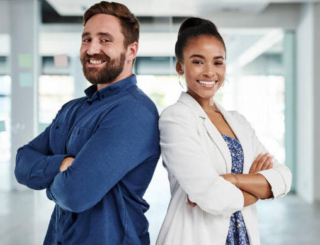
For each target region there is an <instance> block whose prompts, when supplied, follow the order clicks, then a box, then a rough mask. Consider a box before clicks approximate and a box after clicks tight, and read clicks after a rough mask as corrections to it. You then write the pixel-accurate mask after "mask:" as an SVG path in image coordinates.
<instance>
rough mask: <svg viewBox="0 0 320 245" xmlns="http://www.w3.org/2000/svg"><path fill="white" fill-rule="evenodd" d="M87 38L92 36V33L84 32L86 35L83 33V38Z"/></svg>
mask: <svg viewBox="0 0 320 245" xmlns="http://www.w3.org/2000/svg"><path fill="white" fill-rule="evenodd" d="M87 36H90V32H84V33H82V38H84V37H87Z"/></svg>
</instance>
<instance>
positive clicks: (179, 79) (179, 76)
mask: <svg viewBox="0 0 320 245" xmlns="http://www.w3.org/2000/svg"><path fill="white" fill-rule="evenodd" d="M179 84H180V86H181V88H182V89H184V87H183V85H182V83H181V75H180V74H179Z"/></svg>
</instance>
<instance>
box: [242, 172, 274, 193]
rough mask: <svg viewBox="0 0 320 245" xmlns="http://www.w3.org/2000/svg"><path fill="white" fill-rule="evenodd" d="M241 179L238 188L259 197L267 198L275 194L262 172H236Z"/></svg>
mask: <svg viewBox="0 0 320 245" xmlns="http://www.w3.org/2000/svg"><path fill="white" fill-rule="evenodd" d="M236 177H237V178H238V180H239V186H238V188H239V189H240V190H242V191H245V192H248V193H250V194H252V195H254V196H256V197H257V198H259V199H267V198H271V197H272V196H273V194H272V191H271V186H270V184H269V182H268V181H267V180H266V179H265V177H264V176H263V175H261V174H258V173H255V174H236Z"/></svg>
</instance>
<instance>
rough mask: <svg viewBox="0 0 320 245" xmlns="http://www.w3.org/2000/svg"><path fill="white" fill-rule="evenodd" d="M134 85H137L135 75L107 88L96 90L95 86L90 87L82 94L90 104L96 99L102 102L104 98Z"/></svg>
mask: <svg viewBox="0 0 320 245" xmlns="http://www.w3.org/2000/svg"><path fill="white" fill-rule="evenodd" d="M136 84H137V78H136V75H131V76H130V77H127V78H125V79H123V80H120V81H118V82H116V83H113V84H111V85H108V86H107V87H105V88H103V89H100V90H97V85H91V86H90V87H89V88H87V89H86V90H85V91H84V92H85V94H86V96H87V101H91V102H92V101H94V100H97V99H99V100H102V99H104V98H107V97H110V96H112V95H114V94H117V93H119V92H121V91H124V90H126V89H128V88H130V87H131V86H134V85H136Z"/></svg>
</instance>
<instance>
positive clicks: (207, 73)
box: [203, 64, 215, 78]
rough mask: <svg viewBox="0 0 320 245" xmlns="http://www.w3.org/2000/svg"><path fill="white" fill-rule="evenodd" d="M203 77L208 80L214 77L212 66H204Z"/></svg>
mask: <svg viewBox="0 0 320 245" xmlns="http://www.w3.org/2000/svg"><path fill="white" fill-rule="evenodd" d="M203 75H204V76H205V77H208V78H211V77H214V75H215V69H214V67H213V65H210V64H208V65H206V66H205V68H204V70H203Z"/></svg>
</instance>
